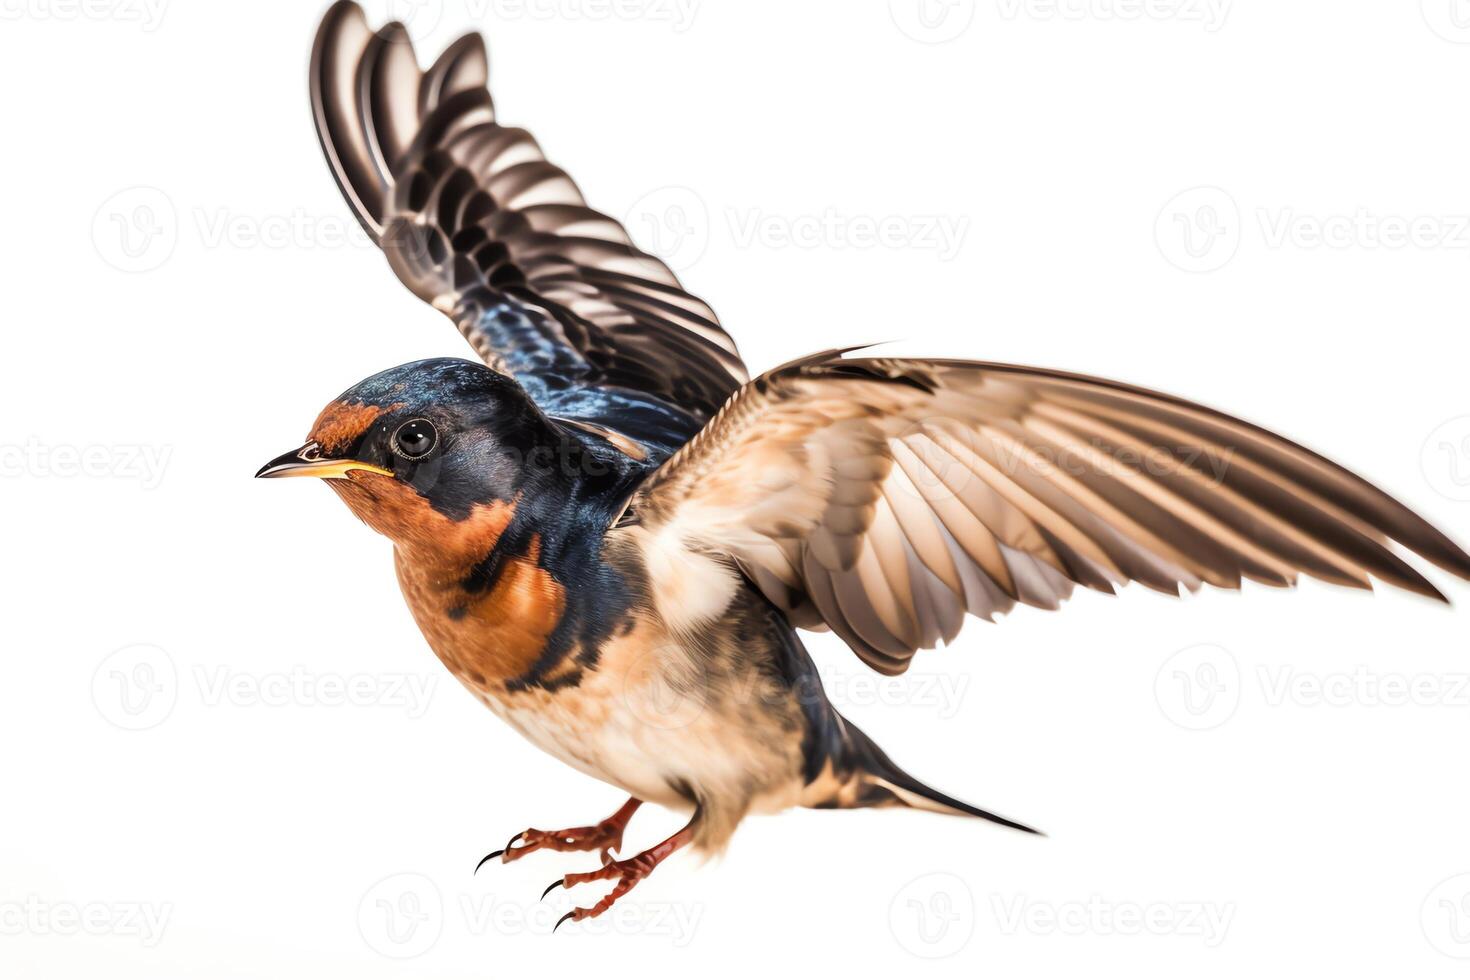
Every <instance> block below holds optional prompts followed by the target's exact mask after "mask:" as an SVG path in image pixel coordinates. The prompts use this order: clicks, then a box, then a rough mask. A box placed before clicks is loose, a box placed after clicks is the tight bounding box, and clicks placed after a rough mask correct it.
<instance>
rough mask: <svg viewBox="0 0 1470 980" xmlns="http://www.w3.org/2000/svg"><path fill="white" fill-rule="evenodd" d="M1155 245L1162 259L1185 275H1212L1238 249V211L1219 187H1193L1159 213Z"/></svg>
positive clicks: (1229, 197)
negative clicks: (1192, 273) (1207, 273)
mask: <svg viewBox="0 0 1470 980" xmlns="http://www.w3.org/2000/svg"><path fill="white" fill-rule="evenodd" d="M1154 241H1155V242H1156V243H1157V244H1158V246H1159V252H1160V253H1161V254H1162V255H1163V256H1164V258H1166V259H1168V260H1169V261H1170V262H1171V263H1172V264H1173V265H1175V266H1176V267H1178V268H1180V269H1183V270H1184V271H1185V272H1214V271H1215V270H1216V269H1219V268H1221V267H1222V266H1224V265H1225V264H1226V263H1227V262H1229V261H1230V260H1231V259H1233V258H1235V250H1236V249H1238V248H1239V247H1240V209H1239V208H1238V207H1236V205H1235V198H1233V197H1231V196H1230V195H1229V194H1228V193H1226V192H1225V191H1223V190H1221V189H1220V188H1218V187H1192V188H1190V189H1189V190H1187V191H1182V192H1180V193H1178V194H1176V195H1174V197H1173V198H1171V199H1170V200H1169V203H1168V204H1165V205H1164V207H1163V209H1162V210H1160V211H1159V216H1158V218H1157V219H1156V220H1155V221H1154Z"/></svg>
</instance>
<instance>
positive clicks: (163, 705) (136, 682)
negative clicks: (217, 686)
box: [92, 643, 179, 732]
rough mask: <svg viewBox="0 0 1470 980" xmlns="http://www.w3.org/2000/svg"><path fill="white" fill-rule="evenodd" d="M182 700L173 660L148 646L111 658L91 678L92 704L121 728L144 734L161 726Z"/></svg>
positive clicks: (115, 652) (116, 652) (127, 649)
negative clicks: (147, 729) (144, 731)
mask: <svg viewBox="0 0 1470 980" xmlns="http://www.w3.org/2000/svg"><path fill="white" fill-rule="evenodd" d="M178 699H179V672H178V670H177V669H176V668H175V667H174V662H173V658H172V657H170V656H169V655H168V653H167V652H166V651H164V650H162V649H161V648H159V647H156V646H152V645H149V644H146V643H140V644H138V645H136V646H130V647H123V648H122V649H121V650H117V651H114V652H113V653H111V654H109V655H108V656H107V658H106V659H105V660H103V661H102V663H100V664H98V665H97V670H96V671H95V672H94V673H93V674H92V703H93V704H95V705H96V706H97V711H98V712H99V713H100V714H101V715H102V717H104V718H106V719H107V720H108V721H110V722H112V723H113V724H114V725H116V726H117V727H119V728H126V729H128V730H129V731H135V732H136V731H142V730H143V729H145V728H152V727H154V726H155V725H158V724H160V723H161V722H162V721H163V720H164V719H165V718H167V717H168V716H169V714H170V713H171V712H172V711H173V710H174V704H176V703H177V702H178Z"/></svg>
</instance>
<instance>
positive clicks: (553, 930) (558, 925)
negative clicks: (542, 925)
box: [551, 909, 577, 936]
mask: <svg viewBox="0 0 1470 980" xmlns="http://www.w3.org/2000/svg"><path fill="white" fill-rule="evenodd" d="M576 917H577V910H576V909H572V910H571V911H570V912H568V913H567V914H566V915H564V916H562V917H561V918H560V919H557V920H556V925H554V926H552V927H551V934H552V935H553V936H554V935H556V930H558V929H560V928H561V924H562V923H563V922H565V921H567V920H568V919H575V918H576Z"/></svg>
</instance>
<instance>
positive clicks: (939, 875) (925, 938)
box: [888, 871, 975, 960]
mask: <svg viewBox="0 0 1470 980" xmlns="http://www.w3.org/2000/svg"><path fill="white" fill-rule="evenodd" d="M888 928H889V929H890V930H891V931H892V932H893V938H894V939H896V940H898V944H899V945H900V946H902V947H903V948H904V949H906V950H908V951H909V952H910V953H913V954H914V955H915V956H918V957H922V958H923V959H929V960H935V959H942V958H943V957H946V956H953V955H954V954H955V953H958V952H959V951H960V950H962V949H964V948H965V944H966V943H968V942H969V941H970V937H971V936H973V935H974V934H975V896H974V894H973V893H972V892H971V891H970V886H969V885H968V884H966V882H965V880H964V879H963V878H961V877H959V876H958V875H953V874H950V873H948V872H944V871H938V872H935V873H933V874H927V875H923V876H921V877H918V878H915V879H914V880H913V881H911V882H909V883H908V884H907V885H904V886H903V888H901V889H899V892H898V894H897V895H894V896H893V902H892V903H891V904H890V905H889V906H888Z"/></svg>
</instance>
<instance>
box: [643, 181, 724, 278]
mask: <svg viewBox="0 0 1470 980" xmlns="http://www.w3.org/2000/svg"><path fill="white" fill-rule="evenodd" d="M623 224H625V225H626V226H627V228H628V233H629V234H630V235H632V236H633V241H634V242H635V243H636V244H637V245H638V246H639V247H641V248H644V249H646V250H647V251H649V252H651V253H652V254H654V255H657V256H658V257H659V258H661V259H663V260H664V264H665V265H667V266H668V267H669V268H670V269H673V270H674V271H675V272H683V271H684V270H685V269H688V268H689V267H690V266H692V265H693V264H694V263H696V262H698V261H699V260H700V258H701V257H702V256H703V255H704V250H705V249H706V248H708V247H709V237H710V227H709V208H707V207H705V204H704V199H703V198H701V197H700V196H699V195H698V194H696V193H694V191H692V190H690V189H689V188H687V187H660V188H659V189H658V190H654V191H649V192H648V193H647V194H644V195H643V196H642V197H640V198H639V199H638V200H636V201H634V202H633V206H632V207H630V208H629V209H628V213H627V215H626V216H625V218H624V220H623Z"/></svg>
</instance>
